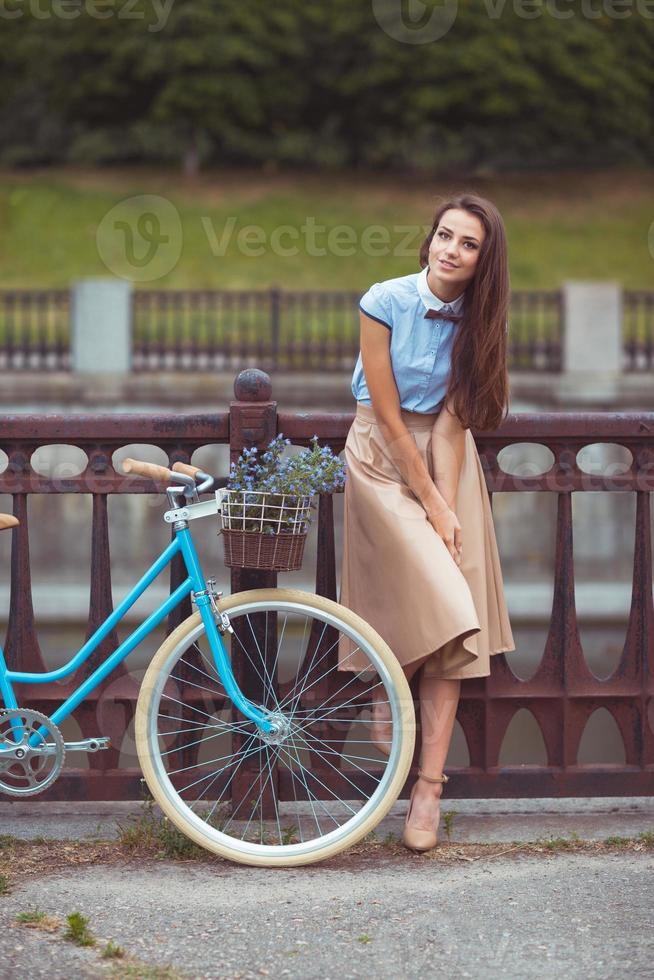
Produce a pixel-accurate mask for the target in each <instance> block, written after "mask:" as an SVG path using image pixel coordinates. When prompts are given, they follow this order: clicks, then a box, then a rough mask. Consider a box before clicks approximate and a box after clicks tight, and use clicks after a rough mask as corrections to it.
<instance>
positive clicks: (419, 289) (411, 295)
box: [351, 268, 464, 412]
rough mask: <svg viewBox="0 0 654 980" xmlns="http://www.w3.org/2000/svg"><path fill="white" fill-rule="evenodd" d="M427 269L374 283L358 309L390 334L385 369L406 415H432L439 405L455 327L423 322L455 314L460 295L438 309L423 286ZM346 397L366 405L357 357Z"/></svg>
mask: <svg viewBox="0 0 654 980" xmlns="http://www.w3.org/2000/svg"><path fill="white" fill-rule="evenodd" d="M427 272H428V268H424V269H423V270H422V272H418V273H412V274H411V275H408V276H399V277H398V278H396V279H386V280H385V281H384V282H376V283H374V285H372V286H371V287H370V289H369V290H368V292H367V293H364V295H363V296H362V297H361V300H360V302H359V309H361V310H362V311H363V312H364V313H365V314H366V315H367V316H369V317H371V318H372V319H373V320H377V321H378V322H379V323H381V324H383V325H384V326H385V327H387V328H388V329H389V330H390V331H391V344H390V354H391V364H392V367H393V374H394V376H395V383H396V385H397V390H398V393H399V396H400V405H401V407H402V408H406V409H408V410H409V411H411V412H434V411H437V410H438V409H439V408H440V406H441V404H442V402H443V401H444V400H445V395H446V393H447V386H448V382H449V377H450V369H451V355H452V345H453V344H454V336H455V333H456V330H457V328H458V326H459V324H460V322H461V321H459V323H453V322H452V320H447V319H445V318H444V317H443V318H441V317H438V318H436V319H433V320H431V319H430V320H427V319H425V313H426V312H427V310H443V311H444V312H447V311H452V312H454V313H461V312H462V309H463V298H464V293H461V294H460V296H457V298H456V299H455V300H452V302H451V303H444V302H443V301H442V300H441V299H439V298H438V296H435V295H434V293H432V291H431V289H430V288H429V286H428V285H427ZM351 388H352V394H353V395H354V397H355V398H356V400H357V401H358V402H363V403H364V404H365V405H372V401H371V399H370V392H369V391H368V386H367V384H366V379H365V376H364V373H363V362H362V359H361V351H359V357H358V359H357V362H356V365H355V368H354V373H353V375H352V385H351Z"/></svg>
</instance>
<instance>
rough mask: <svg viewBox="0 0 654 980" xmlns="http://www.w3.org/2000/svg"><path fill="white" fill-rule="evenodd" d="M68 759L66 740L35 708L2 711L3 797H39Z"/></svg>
mask: <svg viewBox="0 0 654 980" xmlns="http://www.w3.org/2000/svg"><path fill="white" fill-rule="evenodd" d="M65 758H66V745H65V743H64V737H63V735H62V734H61V732H60V731H59V729H58V728H57V726H56V725H55V724H54V723H53V722H52V721H50V719H49V718H48V717H47V715H44V714H41V712H40V711H34V710H33V709H31V708H7V709H5V710H3V711H0V793H5V794H6V795H7V796H17V797H23V796H35V795H36V794H37V793H42V792H43V791H44V790H46V789H47V788H48V787H49V786H51V785H52V783H54V781H55V779H56V778H57V777H58V775H59V773H60V772H61V769H62V766H63V764H64V759H65Z"/></svg>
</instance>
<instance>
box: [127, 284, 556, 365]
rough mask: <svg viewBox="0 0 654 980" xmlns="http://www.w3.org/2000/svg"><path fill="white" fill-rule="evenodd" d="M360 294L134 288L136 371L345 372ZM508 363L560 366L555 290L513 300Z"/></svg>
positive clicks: (355, 342) (354, 350) (353, 349)
mask: <svg viewBox="0 0 654 980" xmlns="http://www.w3.org/2000/svg"><path fill="white" fill-rule="evenodd" d="M360 297H361V294H360V293H357V292H315V291H313V292H311V291H306V292H286V291H284V290H281V289H269V290H261V291H258V292H252V291H250V292H235V291H226V290H219V289H214V290H162V289H158V290H137V291H136V292H135V293H134V294H133V324H134V349H133V367H134V370H135V371H216V370H230V369H234V370H237V369H238V368H240V367H246V366H248V365H250V366H252V365H255V364H256V366H257V367H259V368H261V369H262V370H265V371H321V372H324V371H330V372H337V371H349V370H352V367H353V365H354V362H355V361H356V358H357V355H358V352H359V299H360ZM509 319H510V330H509V348H510V349H509V367H510V368H511V367H513V368H516V369H522V370H529V371H560V370H561V344H562V333H563V303H562V297H561V292H560V290H549V291H548V290H539V291H535V290H524V291H515V292H514V293H513V294H512V297H511V309H510V317H509Z"/></svg>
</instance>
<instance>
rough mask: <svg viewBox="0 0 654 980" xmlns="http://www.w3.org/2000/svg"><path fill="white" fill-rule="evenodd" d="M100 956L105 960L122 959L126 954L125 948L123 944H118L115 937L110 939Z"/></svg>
mask: <svg viewBox="0 0 654 980" xmlns="http://www.w3.org/2000/svg"><path fill="white" fill-rule="evenodd" d="M100 956H101V957H102V959H103V960H122V959H123V957H124V956H125V950H124V949H123V948H122V946H117V945H116V943H115V942H114V941H113V939H110V940H109V941H108V942H107V944H106V946H105V947H104V949H103V950H102V952H101V953H100Z"/></svg>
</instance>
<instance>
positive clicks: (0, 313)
mask: <svg viewBox="0 0 654 980" xmlns="http://www.w3.org/2000/svg"><path fill="white" fill-rule="evenodd" d="M69 324H70V293H69V291H68V290H67V289H4V290H0V371H67V370H69V368H70V350H69V348H70V326H69Z"/></svg>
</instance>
